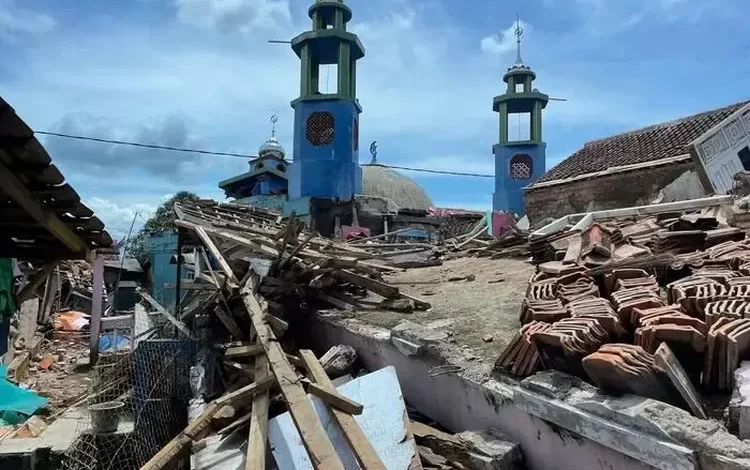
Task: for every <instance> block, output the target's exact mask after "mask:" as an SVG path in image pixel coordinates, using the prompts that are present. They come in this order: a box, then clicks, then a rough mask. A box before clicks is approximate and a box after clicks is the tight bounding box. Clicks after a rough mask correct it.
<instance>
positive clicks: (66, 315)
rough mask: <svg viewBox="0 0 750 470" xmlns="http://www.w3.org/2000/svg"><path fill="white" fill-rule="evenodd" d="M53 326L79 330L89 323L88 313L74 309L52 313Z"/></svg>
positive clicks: (66, 329) (61, 328) (59, 328)
mask: <svg viewBox="0 0 750 470" xmlns="http://www.w3.org/2000/svg"><path fill="white" fill-rule="evenodd" d="M53 318H54V320H53V322H54V327H55V329H56V330H61V331H81V330H82V329H84V328H85V327H86V326H88V324H89V315H86V314H85V313H83V312H78V311H75V310H69V311H67V312H60V313H57V314H55V315H54V317H53Z"/></svg>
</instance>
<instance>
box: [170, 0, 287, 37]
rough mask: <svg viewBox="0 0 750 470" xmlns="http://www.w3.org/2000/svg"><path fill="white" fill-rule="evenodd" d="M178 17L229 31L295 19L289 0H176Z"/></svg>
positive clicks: (278, 23) (266, 25)
mask: <svg viewBox="0 0 750 470" xmlns="http://www.w3.org/2000/svg"><path fill="white" fill-rule="evenodd" d="M175 6H176V7H177V17H178V18H179V19H180V21H182V22H183V23H185V24H189V25H192V26H198V27H202V28H211V29H216V30H218V31H221V32H225V33H233V32H240V33H243V34H247V33H250V32H251V31H253V30H255V29H269V28H275V27H278V26H279V25H280V24H284V23H286V22H288V21H290V20H291V13H290V11H289V2H288V1H286V0H175Z"/></svg>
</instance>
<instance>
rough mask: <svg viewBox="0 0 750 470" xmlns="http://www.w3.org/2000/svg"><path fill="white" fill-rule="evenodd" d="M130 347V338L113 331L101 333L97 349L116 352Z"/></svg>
mask: <svg viewBox="0 0 750 470" xmlns="http://www.w3.org/2000/svg"><path fill="white" fill-rule="evenodd" d="M128 349H130V338H128V337H127V336H122V335H118V334H114V333H109V334H106V335H101V336H100V337H99V351H101V352H117V351H125V350H128Z"/></svg>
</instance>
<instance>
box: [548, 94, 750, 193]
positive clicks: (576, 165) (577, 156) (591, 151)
mask: <svg viewBox="0 0 750 470" xmlns="http://www.w3.org/2000/svg"><path fill="white" fill-rule="evenodd" d="M749 102H750V101H744V102H741V103H737V104H733V105H731V106H726V107H724V108H719V109H715V110H713V111H707V112H703V113H700V114H696V115H693V116H688V117H685V118H682V119H678V120H675V121H669V122H665V123H662V124H657V125H654V126H649V127H645V128H643V129H639V130H636V131H631V132H626V133H624V134H618V135H615V136H612V137H607V138H605V139H601V140H594V141H591V142H588V143H586V144H585V145H584V146H583V148H582V149H581V150H579V151H577V152H576V153H574V154H573V155H571V156H569V157H568V158H566V159H565V160H563V161H562V162H560V163H559V164H557V165H556V166H554V167H553V168H552V169H550V170H549V171H547V173H545V174H544V175H543V176H542V177H541V178H539V180H538V181H537V182H539V183H542V182H545V181H554V180H558V179H564V178H572V177H575V176H579V175H585V174H587V173H593V172H597V171H602V170H606V169H608V168H611V167H617V166H624V165H634V164H637V163H646V162H650V161H655V160H660V159H663V158H670V157H677V156H680V155H686V154H687V153H688V150H687V145H688V144H689V143H690V142H691V141H693V140H694V139H696V138H698V137H699V136H700V135H701V134H703V133H704V132H706V131H707V130H709V129H710V128H711V127H713V126H715V125H716V124H718V123H719V122H721V121H722V120H724V119H726V118H727V117H728V116H729V115H731V114H732V113H734V112H735V111H737V110H738V109H739V108H741V107H742V106H744V105H745V104H747V103H749Z"/></svg>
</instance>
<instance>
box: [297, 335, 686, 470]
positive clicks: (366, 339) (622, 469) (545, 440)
mask: <svg viewBox="0 0 750 470" xmlns="http://www.w3.org/2000/svg"><path fill="white" fill-rule="evenodd" d="M311 326H312V328H313V334H312V335H311V337H312V338H315V341H316V343H317V345H316V346H317V347H318V348H320V350H321V351H322V350H324V349H326V348H328V347H330V346H332V345H336V344H347V345H350V346H352V347H354V348H355V349H356V350H357V352H358V353H359V355H360V358H361V360H362V362H363V363H364V364H365V365H366V367H367V368H369V369H371V370H376V369H379V368H381V367H385V366H387V365H392V366H394V367H395V368H396V371H397V372H398V377H399V381H400V384H401V389H402V390H403V392H404V397H405V399H406V400H407V401H408V403H409V405H411V406H413V407H415V408H417V409H418V410H419V411H420V412H421V413H423V414H425V415H426V416H429V417H430V418H432V419H434V420H435V421H437V422H439V423H441V424H442V425H444V426H446V427H447V428H449V429H451V430H453V431H455V432H460V431H465V430H481V429H484V428H488V427H495V428H498V429H499V430H501V431H502V432H504V433H506V434H507V435H508V436H509V437H511V438H512V439H513V440H515V441H517V442H519V443H520V444H521V447H522V450H523V453H524V459H525V461H526V463H527V466H528V468H529V469H531V470H557V469H559V470H584V469H586V470H597V469H602V470H642V469H652V468H656V467H653V466H650V465H647V464H645V463H642V462H640V461H638V460H636V459H634V458H632V457H629V456H627V455H625V454H623V453H621V452H618V451H616V450H613V449H612V448H608V447H606V446H604V445H601V444H599V443H597V442H594V441H592V440H590V439H588V438H585V437H582V436H581V435H579V434H577V433H575V432H571V431H569V430H567V429H564V428H563V427H560V426H557V425H554V424H550V423H548V422H546V421H543V420H542V419H539V418H537V417H536V416H533V415H532V414H530V413H527V412H525V411H522V410H521V409H520V408H519V407H517V406H516V405H515V404H514V403H513V388H512V387H510V386H506V385H503V384H500V383H498V382H495V381H489V382H485V383H483V384H480V383H477V382H475V381H471V380H466V379H464V378H462V377H459V376H457V375H453V374H451V375H441V376H437V377H430V375H429V372H430V370H431V369H433V368H434V367H435V366H438V365H441V364H439V363H436V362H434V361H430V360H428V359H424V358H421V357H416V356H411V357H407V356H406V355H404V354H403V353H401V352H400V351H399V350H398V349H397V348H396V347H395V346H394V345H393V344H391V342H390V341H389V333H388V332H387V331H385V330H382V329H381V330H380V332H379V333H378V332H377V331H376V330H375V329H372V330H369V331H367V332H366V333H365V332H362V333H357V332H356V331H354V329H353V328H351V327H349V328H344V327H343V326H341V325H339V324H335V323H332V322H327V321H321V320H315V321H312V322H311ZM597 432H604V433H606V432H607V431H606V429H604V430H599V431H597ZM602 439H604V440H605V441H606V440H607V439H610V440H611V439H617V436H616V435H612V436H602ZM636 446H637V445H636ZM644 447H647V446H644ZM633 450H634V451H635V452H640V449H633ZM655 460H656V461H658V460H659V459H658V457H657V458H655ZM658 468H692V467H691V466H673V465H672V460H670V459H665V466H661V465H659V467H658Z"/></svg>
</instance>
